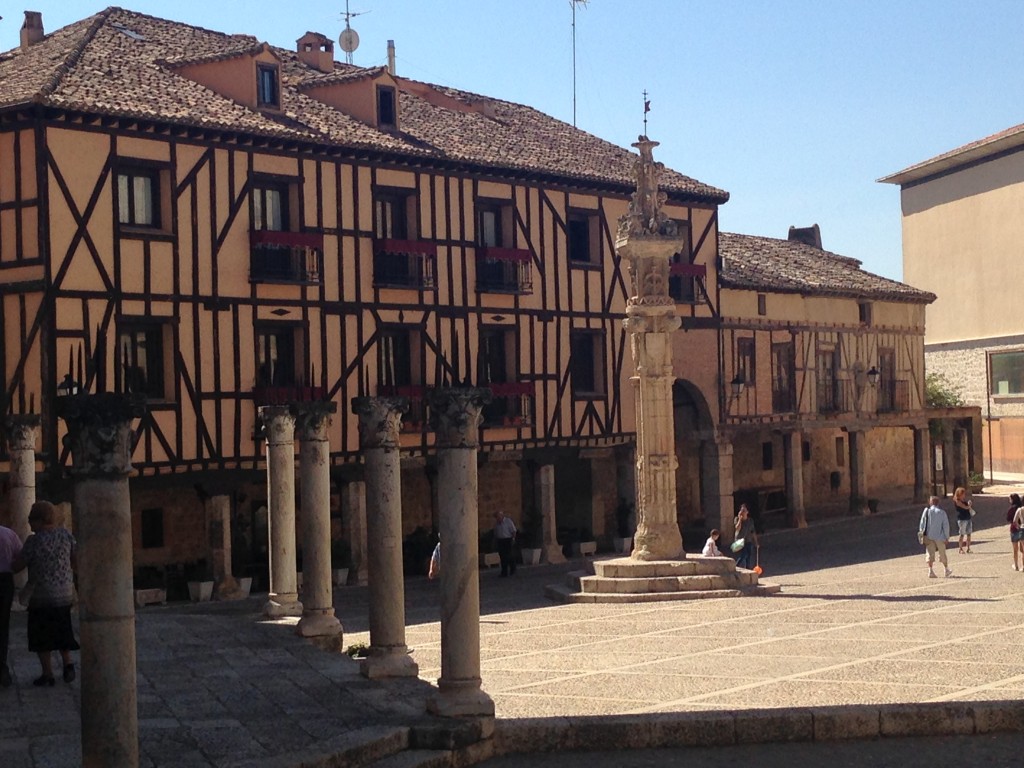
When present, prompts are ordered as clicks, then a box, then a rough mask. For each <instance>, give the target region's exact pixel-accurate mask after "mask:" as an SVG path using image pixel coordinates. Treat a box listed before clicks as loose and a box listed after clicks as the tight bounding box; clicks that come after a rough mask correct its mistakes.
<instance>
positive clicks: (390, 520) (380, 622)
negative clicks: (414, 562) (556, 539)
mask: <svg viewBox="0 0 1024 768" xmlns="http://www.w3.org/2000/svg"><path fill="white" fill-rule="evenodd" d="M408 409H409V401H408V400H406V399H405V398H397V397H357V398H354V399H353V400H352V412H353V413H355V414H357V415H358V416H359V447H360V450H361V451H362V453H363V461H364V462H365V477H366V540H367V548H368V554H369V562H368V566H369V567H368V571H369V573H368V575H369V585H370V594H369V601H370V606H369V608H370V616H369V624H370V653H369V656H367V657H366V658H365V659H363V660H362V661H361V662H360V664H359V671H360V673H361V674H362V675H363V676H364V677H368V678H371V679H373V678H380V677H416V676H417V675H418V674H419V667H418V666H417V665H416V662H414V661H413V660H412V657H410V656H409V649H408V646H406V644H405V577H404V574H403V573H402V468H401V460H400V459H401V456H400V453H399V439H398V435H399V432H400V431H401V423H402V414H403V413H405V412H406V411H407V410H408ZM446 565H447V563H446ZM442 570H443V569H442Z"/></svg>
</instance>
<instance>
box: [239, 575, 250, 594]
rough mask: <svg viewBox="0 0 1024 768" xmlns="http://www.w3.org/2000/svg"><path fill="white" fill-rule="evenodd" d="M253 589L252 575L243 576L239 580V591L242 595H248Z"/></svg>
mask: <svg viewBox="0 0 1024 768" xmlns="http://www.w3.org/2000/svg"><path fill="white" fill-rule="evenodd" d="M251 591H252V576H242V577H241V578H240V579H239V580H238V592H239V594H240V596H241V597H248V596H249V593H250V592H251Z"/></svg>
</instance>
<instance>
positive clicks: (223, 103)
mask: <svg viewBox="0 0 1024 768" xmlns="http://www.w3.org/2000/svg"><path fill="white" fill-rule="evenodd" d="M260 46H261V43H259V41H257V40H256V38H254V37H252V36H250V35H228V34H223V33H220V32H213V31H210V30H207V29H202V28H200V27H193V26H189V25H187V24H182V23H178V22H173V21H167V20H164V19H158V18H154V17H152V16H147V15H144V14H139V13H135V12H132V11H127V10H122V9H120V8H107V9H106V10H104V11H101V12H100V13H98V14H96V15H95V16H92V17H90V18H87V19H83V20H82V21H79V22H76V23H74V24H71V25H69V26H67V27H64V28H63V29H60V30H57V31H56V32H53V33H51V34H49V35H46V37H45V38H44V39H43V40H42V41H40V42H39V43H36V44H35V45H32V46H30V47H29V48H28V50H26V51H22V50H20V49H15V50H13V51H10V52H8V53H6V54H0V109H3V108H17V107H20V106H23V105H27V104H31V103H36V104H42V105H46V106H50V107H54V108H58V109H67V110H73V111H79V112H86V113H99V114H106V115H112V116H120V117H134V118H139V119H144V120H152V121H156V122H168V123H174V124H183V125H189V126H198V127H202V128H207V129H213V130H227V131H231V132H232V133H240V132H241V133H249V134H252V135H255V136H262V137H271V138H279V139H282V140H289V139H291V140H296V141H300V142H310V143H314V144H318V145H321V146H330V147H347V148H353V149H359V150H378V151H381V152H387V153H392V154H397V155H401V156H405V157H408V158H409V159H420V160H422V159H424V158H433V159H436V160H439V161H449V162H458V163H465V164H468V165H471V166H475V167H485V168H498V169H514V170H518V171H523V172H527V173H540V174H545V175H552V176H554V177H557V178H562V179H566V180H577V181H584V182H586V181H589V182H593V183H599V184H612V185H616V186H622V187H623V188H625V189H632V188H633V187H634V185H635V182H634V179H633V163H634V159H635V157H636V155H635V154H634V153H633V152H631V151H629V150H627V149H624V148H622V147H618V146H616V145H614V144H611V143H610V142H607V141H604V140H602V139H599V138H598V137H596V136H593V135H591V134H588V133H586V132H585V131H581V130H578V129H576V128H574V127H573V126H570V125H568V124H566V123H563V122H561V121H559V120H556V119H554V118H552V117H549V116H547V115H545V114H543V113H541V112H538V111H537V110H535V109H532V108H530V107H526V106H522V105H519V104H514V103H511V102H508V101H503V100H501V99H493V98H490V97H486V96H481V95H477V94H471V93H466V92H464V91H458V90H455V89H451V88H444V87H440V86H429V87H430V88H433V89H435V90H437V91H438V92H440V93H441V94H443V95H444V96H446V97H447V98H449V99H455V100H456V101H462V102H465V103H466V104H467V106H468V107H470V108H467V109H466V110H459V109H447V108H444V107H441V106H437V105H436V104H432V103H429V102H428V101H427V100H426V99H424V98H423V97H422V96H421V95H416V94H415V93H411V92H407V91H404V90H403V91H402V92H401V94H400V101H399V125H400V128H401V130H400V131H397V132H395V131H380V130H377V129H376V128H375V127H373V126H371V125H367V124H366V123H363V122H360V121H359V120H356V119H355V118H353V117H351V116H349V115H346V114H344V113H342V112H340V111H338V110H337V109H335V108H333V107H331V106H328V105H327V104H324V103H322V102H319V101H317V100H316V99H313V98H311V97H310V96H308V95H306V94H307V93H309V92H310V91H309V88H310V87H311V86H317V85H320V84H321V83H324V82H332V81H334V82H338V81H349V79H358V78H360V77H361V76H363V73H366V74H369V75H370V76H372V74H373V73H375V72H377V69H376V68H374V69H373V70H370V71H367V70H364V69H363V68H360V67H353V66H351V65H345V64H336V68H335V72H334V73H328V74H324V73H321V72H318V71H317V70H316V69H315V68H313V67H310V66H307V65H306V64H304V63H303V62H302V61H300V60H299V58H298V55H297V54H296V52H295V51H291V50H286V49H282V48H275V47H272V46H271V47H270V49H271V50H272V51H273V53H274V55H275V56H277V57H278V59H280V61H281V63H282V65H281V69H282V78H281V82H282V87H281V107H282V109H281V112H280V113H278V114H275V113H271V112H261V111H259V110H256V109H252V108H250V107H248V106H246V105H244V104H240V103H238V102H235V101H233V100H231V99H229V98H226V97H224V96H221V95H220V94H218V93H215V92H214V91H212V90H210V89H209V88H207V87H205V86H203V85H200V84H199V83H197V82H195V81H193V80H190V79H188V78H187V77H184V76H183V74H182V73H181V71H180V68H181V65H183V64H187V63H191V62H208V61H216V60H219V59H227V58H231V57H233V56H238V55H243V54H246V53H251V52H252V51H254V50H257V49H258V48H259V47H260ZM399 82H401V79H399ZM410 82H411V81H410ZM410 90H415V89H410ZM313 92H314V93H315V91H313ZM435 101H440V102H441V103H444V102H443V99H437V100H435ZM662 186H663V188H665V189H666V190H667V191H668V192H669V194H670V195H671V196H673V197H677V198H687V199H696V200H699V201H706V202H713V203H723V202H725V201H726V200H728V198H729V195H728V193H727V192H724V191H723V190H721V189H717V188H716V187H712V186H709V185H707V184H703V183H701V182H699V181H696V180H694V179H691V178H689V177H687V176H684V175H683V174H680V173H677V172H675V171H671V170H668V169H666V170H665V172H664V173H663V174H662Z"/></svg>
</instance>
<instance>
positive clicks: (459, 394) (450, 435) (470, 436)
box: [430, 387, 491, 448]
mask: <svg viewBox="0 0 1024 768" xmlns="http://www.w3.org/2000/svg"><path fill="white" fill-rule="evenodd" d="M489 402H491V391H490V390H489V389H482V388H478V387H444V388H442V389H435V390H433V391H431V393H430V421H431V426H432V427H433V429H434V432H435V433H436V435H437V447H438V448H478V447H479V446H480V424H481V422H482V421H483V414H482V413H481V410H482V409H483V407H484V406H485V405H487V403H489Z"/></svg>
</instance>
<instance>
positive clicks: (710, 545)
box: [701, 528, 723, 557]
mask: <svg viewBox="0 0 1024 768" xmlns="http://www.w3.org/2000/svg"><path fill="white" fill-rule="evenodd" d="M720 535H721V534H720V533H719V532H718V529H717V528H715V529H714V530H713V531H711V535H710V536H708V540H707V541H705V542H704V549H703V550H702V551H701V554H702V555H704V557H722V556H723V555H722V552H721V551H720V550H719V549H718V537H719V536H720Z"/></svg>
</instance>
